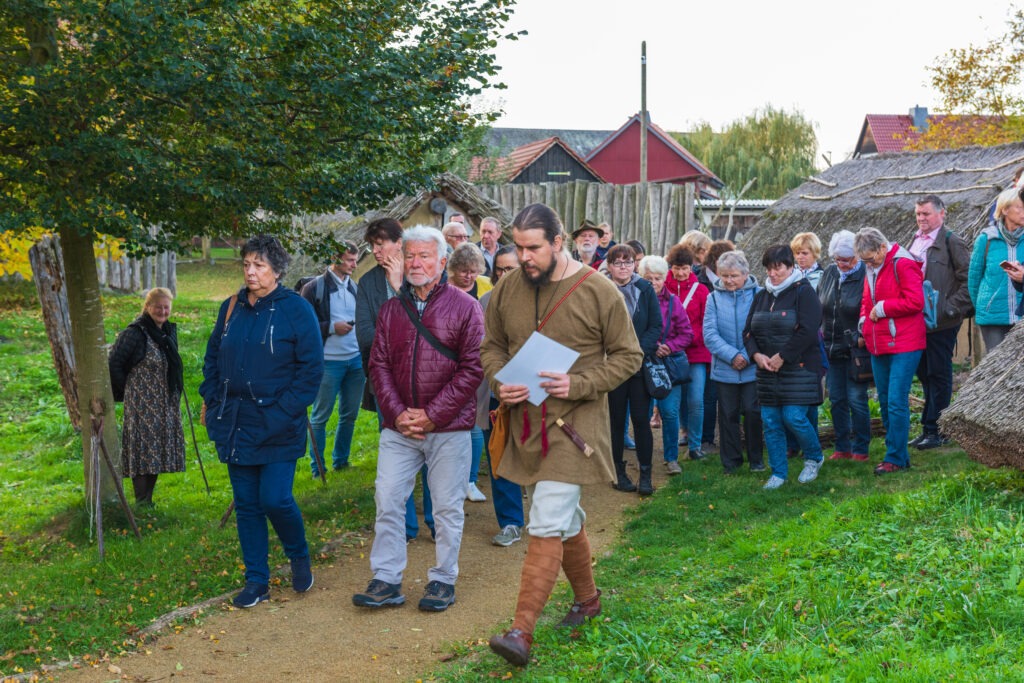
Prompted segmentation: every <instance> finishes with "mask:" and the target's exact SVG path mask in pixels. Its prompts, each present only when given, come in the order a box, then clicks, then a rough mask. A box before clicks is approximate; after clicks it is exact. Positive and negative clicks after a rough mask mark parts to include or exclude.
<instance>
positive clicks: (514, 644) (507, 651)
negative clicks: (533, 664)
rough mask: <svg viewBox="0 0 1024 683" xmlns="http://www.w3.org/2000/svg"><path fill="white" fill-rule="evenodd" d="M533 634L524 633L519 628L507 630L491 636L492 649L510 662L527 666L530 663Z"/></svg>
mask: <svg viewBox="0 0 1024 683" xmlns="http://www.w3.org/2000/svg"><path fill="white" fill-rule="evenodd" d="M532 645H533V636H531V635H530V634H529V633H523V632H522V631H520V630H519V629H517V628H514V629H512V630H511V631H505V632H504V633H502V634H501V635H500V636H491V640H490V646H491V649H492V650H493V651H494V652H495V654H498V655H500V656H502V657H504V659H505V661H506V662H508V663H509V664H513V665H515V666H526V665H527V664H529V663H530V646H532Z"/></svg>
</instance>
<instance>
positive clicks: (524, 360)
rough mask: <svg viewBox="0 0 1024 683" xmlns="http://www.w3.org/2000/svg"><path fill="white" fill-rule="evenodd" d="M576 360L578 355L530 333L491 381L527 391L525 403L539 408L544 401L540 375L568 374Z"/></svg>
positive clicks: (535, 333)
mask: <svg viewBox="0 0 1024 683" xmlns="http://www.w3.org/2000/svg"><path fill="white" fill-rule="evenodd" d="M579 357H580V354H579V352H578V351H574V350H572V349H570V348H569V347H568V346H564V345H562V344H559V343H558V342H556V341H555V340H554V339H551V338H550V337H545V336H544V335H543V334H541V333H540V332H534V333H533V334H531V335H530V338H529V339H527V340H526V343H525V344H523V346H522V348H521V349H519V352H518V353H516V355H514V356H512V359H511V360H509V362H508V363H506V364H505V367H503V368H502V369H501V370H499V371H498V374H496V375H495V376H494V379H496V380H498V381H499V382H501V383H502V384H521V385H523V386H525V387H527V388H528V389H529V390H530V396H529V398H528V399H527V400H528V401H529V402H530V403H532V404H533V405H535V406H539V405H540V404H541V403H543V402H544V399H546V398H547V397H548V392H546V391H544V389H542V388H541V386H540V383H541V382H543V381H545V379H546V378H544V377H540V376H539V375H538V374H537V373H540V372H560V373H566V372H569V368H571V367H572V364H573V363H575V362H576V359H577V358H579Z"/></svg>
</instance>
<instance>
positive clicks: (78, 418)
mask: <svg viewBox="0 0 1024 683" xmlns="http://www.w3.org/2000/svg"><path fill="white" fill-rule="evenodd" d="M28 259H29V262H30V263H31V264H32V280H33V282H35V283H36V292H37V293H38V294H39V304H40V305H41V306H42V309H43V325H44V326H45V327H46V336H47V337H48V338H49V339H50V353H51V354H52V355H53V368H54V370H56V371H57V380H58V381H59V382H60V390H61V392H63V394H64V403H65V404H66V405H67V408H68V418H69V419H70V420H71V426H73V427H74V428H75V430H76V431H81V429H82V414H81V413H80V412H79V411H78V383H77V381H76V379H75V347H74V345H73V344H72V343H71V318H70V316H69V314H68V292H67V287H66V283H65V279H64V261H63V257H62V256H61V253H60V241H59V240H58V239H56V238H53V237H50V236H49V235H47V236H45V237H43V239H41V240H39V242H37V243H36V244H34V245H33V246H32V248H31V249H29V250H28Z"/></svg>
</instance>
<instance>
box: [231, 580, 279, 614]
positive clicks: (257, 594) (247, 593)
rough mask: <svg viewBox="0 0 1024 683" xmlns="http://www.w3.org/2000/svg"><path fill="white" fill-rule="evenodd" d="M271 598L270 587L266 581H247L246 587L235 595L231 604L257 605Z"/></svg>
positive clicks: (238, 605) (242, 605) (240, 605)
mask: <svg viewBox="0 0 1024 683" xmlns="http://www.w3.org/2000/svg"><path fill="white" fill-rule="evenodd" d="M269 599H270V589H269V588H268V587H267V584H265V583H253V582H252V581H246V582H245V588H243V589H242V592H241V593H239V594H238V595H236V596H235V598H234V599H233V600H232V601H231V604H232V605H234V606H235V607H243V608H244V607H255V606H256V605H258V604H260V603H261V602H263V601H264V600H269Z"/></svg>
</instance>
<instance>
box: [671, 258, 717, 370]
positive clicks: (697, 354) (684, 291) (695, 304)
mask: <svg viewBox="0 0 1024 683" xmlns="http://www.w3.org/2000/svg"><path fill="white" fill-rule="evenodd" d="M694 285H697V289H696V290H694V292H693V296H692V297H690V303H689V304H687V306H686V315H688V316H689V317H690V328H691V329H692V330H693V339H692V340H691V341H690V344H689V346H687V347H686V359H687V360H688V361H690V362H691V363H710V362H711V352H710V351H708V347H707V346H705V345H704V308H705V307H706V306H707V303H708V290H707V287H705V286H703V285H701V284H700V283H698V282H697V276H696V275H694V274H693V273H690V277H689V279H688V280H685V281H683V282H680V281H678V280H676V279H675V278H674V277H672V271H669V273H668V275H667V276H666V277H665V289H667V290H668V291H669V293H671V294H675V295H676V296H677V297H679V302H680V303H682V302H683V301H686V297H687V296H688V295H689V294H690V288H691V287H693V286H694Z"/></svg>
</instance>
